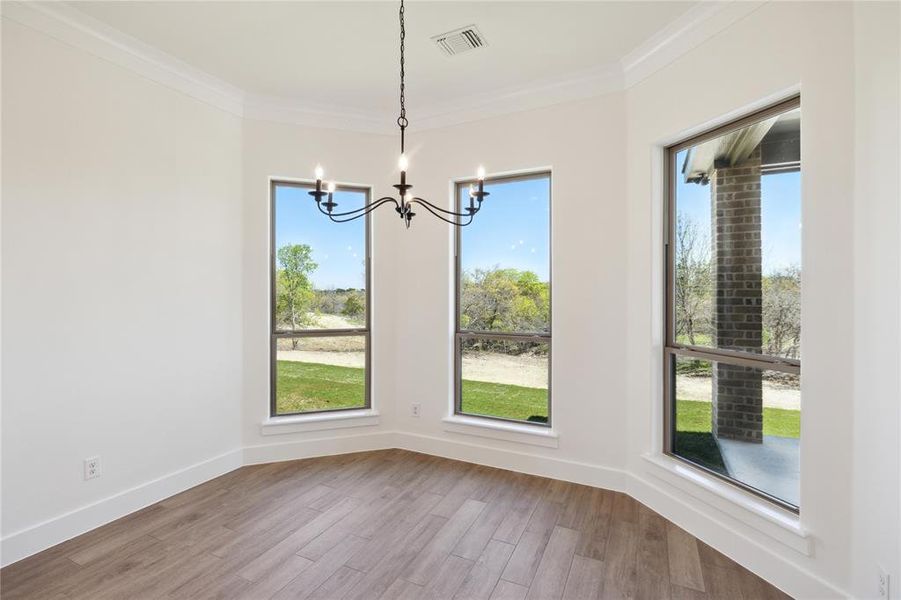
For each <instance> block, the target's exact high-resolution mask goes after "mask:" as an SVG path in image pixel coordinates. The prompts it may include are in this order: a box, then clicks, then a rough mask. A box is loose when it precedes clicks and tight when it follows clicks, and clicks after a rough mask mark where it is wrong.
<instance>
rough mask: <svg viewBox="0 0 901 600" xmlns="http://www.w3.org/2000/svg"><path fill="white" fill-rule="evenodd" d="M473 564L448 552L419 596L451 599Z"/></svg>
mask: <svg viewBox="0 0 901 600" xmlns="http://www.w3.org/2000/svg"><path fill="white" fill-rule="evenodd" d="M474 564H475V563H474V562H473V561H471V560H467V559H465V558H460V557H459V556H454V555H453V554H448V555H447V558H446V559H444V562H443V563H442V564H441V566H440V567H439V568H438V571H437V572H436V573H435V577H434V578H433V579H432V581H431V582H430V583H429V585H427V586H426V587H425V589H423V591H422V596H421V597H422V598H429V600H452V598H453V597H454V595H455V594H456V593H457V590H458V589H459V588H460V586H461V585H462V584H463V581H464V580H465V579H466V576H467V575H468V574H469V572H470V571H471V570H472V567H473V565H474Z"/></svg>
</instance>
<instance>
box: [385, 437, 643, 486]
mask: <svg viewBox="0 0 901 600" xmlns="http://www.w3.org/2000/svg"><path fill="white" fill-rule="evenodd" d="M395 437H396V442H397V446H396V447H398V448H402V449H404V450H412V451H414V452H421V453H423V454H431V455H433V456H442V457H444V458H451V459H454V460H461V461H463V462H468V463H475V464H478V465H485V466H487V467H495V468H498V469H507V470H508V471H517V472H519V473H526V474H528V475H537V476H539V477H549V478H551V479H560V480H562V481H569V482H571V483H580V484H582V485H589V486H592V487H599V488H604V489H608V490H614V491H625V485H626V472H625V471H621V470H619V469H611V468H608V467H602V466H600V465H593V464H590V463H583V462H577V461H571V460H565V459H561V458H553V457H549V456H540V455H535V454H528V453H525V452H517V451H515V450H506V449H502V448H495V447H492V446H484V445H481V444H473V443H470V442H460V441H456V440H448V439H444V438H439V437H433V436H428V435H420V434H416V433H406V432H397V433H396V434H395Z"/></svg>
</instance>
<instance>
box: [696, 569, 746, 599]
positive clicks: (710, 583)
mask: <svg viewBox="0 0 901 600" xmlns="http://www.w3.org/2000/svg"><path fill="white" fill-rule="evenodd" d="M704 588H705V591H706V592H707V595H708V596H710V597H711V598H738V599H741V598H742V597H743V594H742V591H741V582H740V581H739V578H738V574H737V573H735V572H734V571H733V570H732V569H724V568H723V567H706V568H705V569H704Z"/></svg>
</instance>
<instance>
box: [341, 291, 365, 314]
mask: <svg viewBox="0 0 901 600" xmlns="http://www.w3.org/2000/svg"><path fill="white" fill-rule="evenodd" d="M365 310H366V304H365V303H364V302H363V293H362V292H360V291H357V290H348V293H347V298H346V299H345V300H344V308H342V309H341V314H343V315H344V316H347V317H351V318H353V317H359V316H360V315H362V314H363V312H364V311H365Z"/></svg>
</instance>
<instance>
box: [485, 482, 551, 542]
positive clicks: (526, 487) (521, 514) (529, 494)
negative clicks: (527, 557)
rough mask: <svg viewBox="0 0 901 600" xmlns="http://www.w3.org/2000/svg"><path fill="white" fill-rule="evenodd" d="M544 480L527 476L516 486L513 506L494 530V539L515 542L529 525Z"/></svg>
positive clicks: (539, 497)
mask: <svg viewBox="0 0 901 600" xmlns="http://www.w3.org/2000/svg"><path fill="white" fill-rule="evenodd" d="M543 486H544V481H543V480H542V479H539V478H528V479H525V480H523V481H522V482H521V485H519V486H517V491H518V493H517V494H516V499H515V500H514V501H513V506H512V507H511V509H510V511H509V512H508V513H507V516H506V517H504V520H503V521H501V524H500V525H498V527H497V529H496V530H495V532H494V536H493V537H494V539H496V540H500V541H502V542H507V543H508V544H516V543H517V542H519V538H520V537H521V536H522V534H523V533H524V532H525V530H526V527H527V526H528V525H529V519H531V518H532V513H533V512H534V511H535V508H536V507H537V506H538V502H539V501H540V500H541V492H542V488H543Z"/></svg>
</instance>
